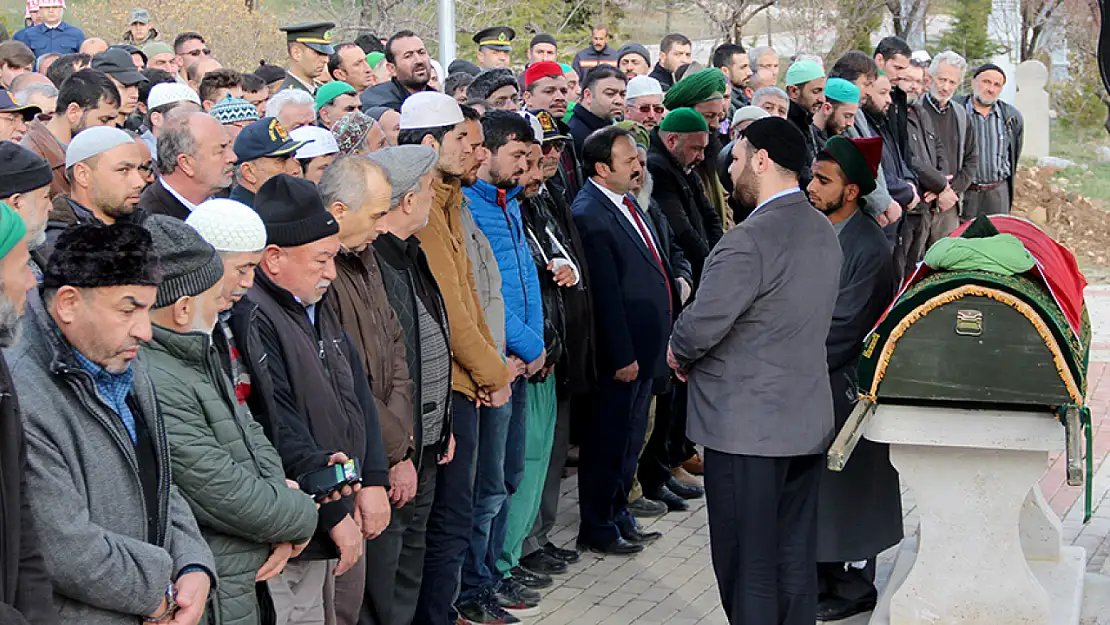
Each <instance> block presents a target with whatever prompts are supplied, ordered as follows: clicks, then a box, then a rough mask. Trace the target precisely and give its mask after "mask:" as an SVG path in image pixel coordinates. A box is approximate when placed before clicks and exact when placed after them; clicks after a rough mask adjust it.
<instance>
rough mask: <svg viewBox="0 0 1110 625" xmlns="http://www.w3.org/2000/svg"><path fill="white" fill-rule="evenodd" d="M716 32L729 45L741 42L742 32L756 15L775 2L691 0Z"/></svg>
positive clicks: (771, 0) (763, 0)
mask: <svg viewBox="0 0 1110 625" xmlns="http://www.w3.org/2000/svg"><path fill="white" fill-rule="evenodd" d="M693 4H694V6H696V7H698V8H699V9H701V11H702V12H703V13H704V14H705V16H706V17H707V18H709V22H710V23H711V24H713V26H714V27H715V28H716V29H717V32H719V33H720V35H721V36H722V37H723V38H724V39H725V41H727V42H729V43H736V42H739V41H740V40H741V36H742V31H743V29H744V27H745V26H747V25H748V22H750V21H752V18H754V17H755V16H756V15H759V13H760V12H762V11H765V10H767V9H769V8H771V7H772V6H774V4H775V0H731V1H730V0H693Z"/></svg>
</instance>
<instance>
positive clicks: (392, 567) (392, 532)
mask: <svg viewBox="0 0 1110 625" xmlns="http://www.w3.org/2000/svg"><path fill="white" fill-rule="evenodd" d="M437 449H438V448H437V447H436V446H434V445H432V446H428V447H425V448H424V451H423V453H422V454H421V458H420V459H421V465H420V468H419V469H417V482H416V496H415V497H413V499H412V501H410V502H408V503H407V504H405V505H404V507H401V508H394V509H393V514H392V516H390V518H389V525H388V526H386V528H385V531H384V532H382V534H381V536H378V537H377V538H375V539H374V540H370V541H367V542H366V552H365V554H364V555H363V559H364V560H366V565H367V567H369V568H368V569H367V571H366V593H365V595H364V596H363V600H362V611H361V613H360V614H359V619H358V622H359V625H409V624H410V623H412V618H413V614H414V613H415V612H416V602H417V600H418V599H419V598H420V582H421V580H422V579H423V577H424V552H425V550H426V547H427V543H426V542H425V538H426V535H427V527H428V514H429V513H431V511H432V502H433V501H434V500H435V494H436V469H437V465H436V451H437Z"/></svg>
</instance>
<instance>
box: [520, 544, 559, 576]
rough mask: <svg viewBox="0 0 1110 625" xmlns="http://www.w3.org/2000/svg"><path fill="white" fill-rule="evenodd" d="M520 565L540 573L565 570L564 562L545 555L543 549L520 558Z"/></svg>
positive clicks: (550, 573)
mask: <svg viewBox="0 0 1110 625" xmlns="http://www.w3.org/2000/svg"><path fill="white" fill-rule="evenodd" d="M520 567H521V568H523V569H526V570H528V571H531V572H533V573H542V574H544V575H558V574H560V573H566V572H567V563H566V562H564V561H562V560H560V559H558V558H553V557H551V556H549V555H547V553H546V552H545V551H544V550H543V549H540V550H539V551H537V552H535V553H530V554H528V555H527V556H524V557H523V558H521V559H520Z"/></svg>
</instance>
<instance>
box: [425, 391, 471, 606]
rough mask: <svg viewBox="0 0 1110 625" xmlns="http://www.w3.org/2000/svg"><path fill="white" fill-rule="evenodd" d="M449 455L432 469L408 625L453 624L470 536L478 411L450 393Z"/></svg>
mask: <svg viewBox="0 0 1110 625" xmlns="http://www.w3.org/2000/svg"><path fill="white" fill-rule="evenodd" d="M451 418H452V423H451V431H452V433H454V435H455V458H454V459H453V460H452V461H451V462H449V463H447V464H445V465H440V466H439V467H438V469H437V470H438V475H436V492H435V501H434V503H433V504H432V510H431V513H430V514H429V516H428V529H427V534H426V543H427V551H426V552H425V554H424V578H423V581H422V583H421V585H420V599H419V601H418V602H417V605H416V614H415V616H414V617H413V621H412V622H413V625H455V620H456V618H458V614H456V613H455V608H454V604H455V598H456V596H457V595H458V589H459V570H460V569H461V567H462V564H463V555H464V553H465V552H466V547H467V542H468V541H469V540H470V534H471V528H472V527H473V513H474V496H473V485H474V454H475V452H476V451H477V445H478V409H477V408H475V406H474V400H472V399H469V398H468V397H467V396H466V395H463V394H462V393H459V392H457V391H452V392H451Z"/></svg>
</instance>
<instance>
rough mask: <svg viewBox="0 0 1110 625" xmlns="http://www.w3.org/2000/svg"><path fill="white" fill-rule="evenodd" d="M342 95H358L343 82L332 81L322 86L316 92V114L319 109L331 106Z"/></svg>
mask: <svg viewBox="0 0 1110 625" xmlns="http://www.w3.org/2000/svg"><path fill="white" fill-rule="evenodd" d="M344 93H353V94H355V95H358V92H357V91H355V88H354V87H352V86H351V85H349V84H347V83H345V82H343V81H342V80H333V81H331V82H329V83H327V84H324V85H322V86H321V87H320V88H319V89H317V90H316V112H317V113H319V112H320V109H322V108H324V107H325V106H327V105H329V104H331V103H332V102H334V101H335V99H336V98H338V97H339V96H341V95H343V94H344Z"/></svg>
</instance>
